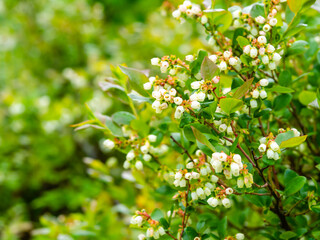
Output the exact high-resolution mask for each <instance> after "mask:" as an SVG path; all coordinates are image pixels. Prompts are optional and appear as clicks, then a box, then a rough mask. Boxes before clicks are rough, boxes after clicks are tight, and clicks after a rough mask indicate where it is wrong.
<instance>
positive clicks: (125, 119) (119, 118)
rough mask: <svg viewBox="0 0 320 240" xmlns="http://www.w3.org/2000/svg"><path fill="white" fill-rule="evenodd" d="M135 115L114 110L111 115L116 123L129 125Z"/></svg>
mask: <svg viewBox="0 0 320 240" xmlns="http://www.w3.org/2000/svg"><path fill="white" fill-rule="evenodd" d="M135 118H136V117H135V116H134V115H133V114H131V113H129V112H124V111H121V112H116V113H114V114H113V115H112V120H113V121H114V122H116V123H117V124H122V125H129V124H130V122H131V121H132V120H133V119H135Z"/></svg>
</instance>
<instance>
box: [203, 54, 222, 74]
mask: <svg viewBox="0 0 320 240" xmlns="http://www.w3.org/2000/svg"><path fill="white" fill-rule="evenodd" d="M217 69H218V67H217V65H216V64H214V63H213V62H212V61H211V60H210V59H209V58H208V57H207V56H205V57H204V59H203V61H202V64H201V75H202V78H203V79H204V80H211V79H212V78H213V77H214V73H215V72H216V70H217Z"/></svg>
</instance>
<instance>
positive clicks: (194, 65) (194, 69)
mask: <svg viewBox="0 0 320 240" xmlns="http://www.w3.org/2000/svg"><path fill="white" fill-rule="evenodd" d="M206 56H208V53H207V52H206V51H204V50H200V51H199V52H198V56H197V59H196V60H194V61H193V62H191V63H190V68H191V73H192V74H197V73H198V72H199V71H200V69H201V65H202V62H203V60H204V58H205V57H206Z"/></svg>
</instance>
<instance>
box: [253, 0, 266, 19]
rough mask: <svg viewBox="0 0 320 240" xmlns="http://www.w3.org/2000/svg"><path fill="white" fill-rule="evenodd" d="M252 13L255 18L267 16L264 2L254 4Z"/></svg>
mask: <svg viewBox="0 0 320 240" xmlns="http://www.w3.org/2000/svg"><path fill="white" fill-rule="evenodd" d="M250 15H251V17H253V18H256V17H259V16H262V17H265V13H264V5H263V4H259V3H256V4H253V6H252V8H251V10H250Z"/></svg>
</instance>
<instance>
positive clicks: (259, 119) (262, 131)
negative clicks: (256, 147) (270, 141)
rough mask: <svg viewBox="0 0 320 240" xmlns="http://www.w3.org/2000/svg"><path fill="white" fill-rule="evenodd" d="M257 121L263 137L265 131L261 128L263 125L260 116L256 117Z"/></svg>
mask: <svg viewBox="0 0 320 240" xmlns="http://www.w3.org/2000/svg"><path fill="white" fill-rule="evenodd" d="M258 121H259V128H260V131H261V133H262V135H263V136H264V137H265V136H266V133H265V131H264V129H263V125H262V121H261V118H260V117H259V118H258Z"/></svg>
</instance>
